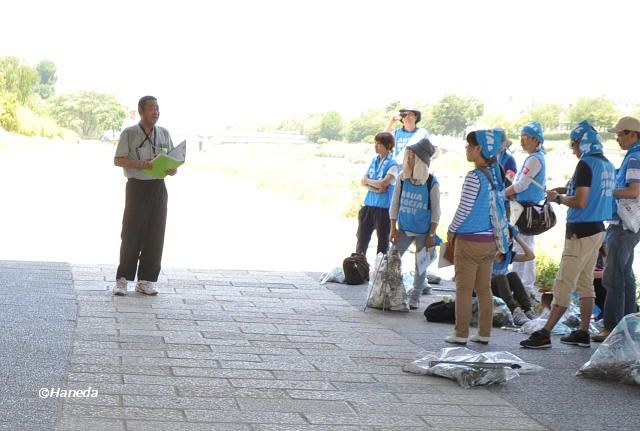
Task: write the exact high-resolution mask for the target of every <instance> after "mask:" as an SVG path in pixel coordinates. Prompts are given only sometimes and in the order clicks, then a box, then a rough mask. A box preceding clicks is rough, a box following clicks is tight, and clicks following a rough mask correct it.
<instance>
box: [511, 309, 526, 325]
mask: <svg viewBox="0 0 640 431" xmlns="http://www.w3.org/2000/svg"><path fill="white" fill-rule="evenodd" d="M511 314H512V315H513V324H514V325H516V326H522V325H524V324H525V323H527V322H528V321H529V318H528V317H527V315H526V314H524V311H522V308H520V307H516V308H515V309H514V310H513V313H511Z"/></svg>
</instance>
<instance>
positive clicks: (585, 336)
mask: <svg viewBox="0 0 640 431" xmlns="http://www.w3.org/2000/svg"><path fill="white" fill-rule="evenodd" d="M560 342H561V343H564V344H572V345H574V346H580V347H591V339H590V337H589V333H588V332H587V331H585V330H582V329H576V330H575V331H573V332H571V334H569V335H566V336H564V337H560Z"/></svg>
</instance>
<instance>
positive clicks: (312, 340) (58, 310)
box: [0, 261, 640, 431]
mask: <svg viewBox="0 0 640 431" xmlns="http://www.w3.org/2000/svg"><path fill="white" fill-rule="evenodd" d="M114 273H115V266H113V265H73V266H72V267H71V268H69V266H68V265H65V264H52V263H16V262H2V261H0V286H1V288H2V294H3V296H2V301H3V306H2V312H3V321H4V322H5V331H4V338H3V339H2V352H3V357H9V356H11V355H13V356H14V357H15V358H16V360H15V361H14V364H16V365H17V366H15V367H13V368H11V369H8V368H1V370H2V371H3V378H4V382H5V388H3V392H2V393H3V411H2V420H1V421H0V430H1V429H28V430H32V429H33V430H37V429H42V430H50V429H53V428H54V426H53V424H54V421H55V429H58V430H153V431H161V430H177V429H180V430H212V429H213V430H250V431H264V430H302V431H304V430H313V431H319V430H343V431H346V430H370V431H373V430H380V431H381V430H400V429H402V430H430V429H431V430H482V429H491V430H498V429H509V430H547V429H553V430H574V429H575V430H596V429H597V430H603V429H611V430H613V429H616V430H632V429H637V423H638V419H639V415H638V412H637V405H638V400H639V399H640V391H639V390H638V388H636V387H631V386H623V385H616V384H613V383H608V382H600V381H594V380H588V379H584V378H582V377H575V376H574V375H573V374H574V372H575V370H576V369H577V368H578V367H579V366H580V365H581V364H582V363H583V362H584V361H585V360H586V359H588V357H589V355H590V352H592V351H593V349H591V350H590V349H580V348H574V347H571V346H563V345H560V344H559V343H557V339H556V340H554V347H553V349H551V350H550V351H545V352H536V351H526V350H520V349H516V348H514V346H517V341H518V340H520V339H521V338H522V335H520V334H515V333H513V332H508V331H500V330H496V331H495V332H494V334H493V337H492V343H491V344H490V345H489V346H488V347H486V348H484V349H485V350H510V351H512V352H514V353H516V354H518V355H519V356H521V357H522V358H523V359H525V360H527V361H529V362H532V363H537V364H540V365H542V366H544V367H545V370H544V371H543V372H541V373H538V374H533V375H526V376H521V377H520V378H519V379H516V380H513V381H510V382H508V383H507V384H504V385H500V386H496V387H490V388H473V389H463V388H461V387H459V386H458V385H457V384H456V383H454V382H452V381H449V380H447V379H440V378H432V377H425V376H418V375H413V374H409V373H405V372H403V371H402V370H401V368H402V366H403V365H405V364H406V363H407V362H409V361H411V360H412V359H414V358H417V357H420V356H421V355H422V354H423V351H424V350H425V349H426V350H430V351H439V349H441V348H442V347H445V345H444V343H443V342H442V338H443V337H444V336H445V335H447V334H449V333H450V331H451V329H452V326H451V325H446V324H431V323H426V321H425V320H424V317H423V316H422V310H420V311H416V312H411V313H392V312H381V311H379V310H371V309H369V310H367V311H366V312H363V311H362V304H363V300H364V296H365V294H366V286H345V285H335V284H333V285H326V286H321V285H319V284H318V282H317V281H316V280H317V278H318V274H312V273H304V272H298V273H296V272H263V271H233V270H211V269H207V270H195V269H165V270H163V273H162V276H161V280H160V283H159V289H160V295H158V296H157V297H145V296H142V295H139V294H136V293H133V292H130V293H129V295H128V296H126V297H113V296H112V295H111V294H110V288H111V286H112V281H111V280H113V278H114ZM71 277H73V288H74V291H75V303H76V304H77V314H76V306H75V304H74V301H73V299H74V298H73V296H72V295H71V293H72V292H71ZM52 287H53V288H52ZM131 287H132V286H131ZM8 288H10V289H11V290H10V291H9V290H8ZM444 289H445V290H449V289H451V286H450V285H445V286H444ZM17 290H19V291H21V292H23V295H20V299H19V300H16V299H12V298H14V297H15V295H13V296H12V295H9V293H14V292H16V291H17ZM423 298H425V299H428V300H433V299H435V298H436V295H432V296H429V297H423ZM33 304H38V306H37V307H34V306H33ZM20 307H22V308H20ZM423 308H424V307H423ZM18 310H20V311H18ZM44 310H50V311H51V312H45V311H44ZM27 311H30V312H31V313H32V315H29V313H27ZM38 313H39V314H38ZM18 316H20V318H21V319H22V321H21V322H22V324H21V325H18V324H13V325H12V324H10V323H9V324H8V326H7V323H6V322H11V321H12V320H15V319H18ZM38 318H40V320H38ZM74 320H75V322H74ZM74 323H75V329H74V332H73V338H71V330H72V329H73V328H72V326H73V324H74ZM26 328H30V329H28V330H27V329H26ZM21 331H23V333H24V334H28V335H24V338H23V339H22V342H18V341H17V340H18V335H19V334H20V333H21ZM14 340H16V341H14ZM40 340H46V341H47V343H48V345H49V346H51V347H46V348H42V349H41V350H40V352H42V355H41V356H39V357H36V356H33V357H30V356H28V355H29V352H31V351H32V350H36V349H34V346H36V345H40V343H41V341H40ZM12 342H13V344H11V343H12ZM469 347H473V348H474V349H476V350H482V349H483V347H480V346H471V345H470V346H469ZM25 355H27V356H26V357H27V360H23V361H19V360H18V359H17V358H19V357H25ZM67 355H68V357H67ZM65 359H66V360H65ZM3 362H4V364H3V367H5V364H6V363H7V361H3ZM27 366H31V369H30V370H28V369H27V368H26V367H27ZM56 386H60V387H61V388H63V389H75V390H85V391H87V390H88V389H89V388H91V390H92V391H97V395H96V396H95V397H75V398H57V399H51V398H49V399H44V400H39V399H38V397H37V390H38V388H40V387H56ZM547 386H550V387H551V388H553V391H554V392H553V393H551V394H549V393H547V392H546V387H547ZM605 400H606V401H605ZM56 408H57V413H56ZM567 412H568V413H567ZM572 412H574V413H572Z"/></svg>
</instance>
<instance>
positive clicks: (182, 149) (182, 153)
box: [167, 140, 187, 162]
mask: <svg viewBox="0 0 640 431" xmlns="http://www.w3.org/2000/svg"><path fill="white" fill-rule="evenodd" d="M167 156H169V157H172V158H174V159H176V160H180V161H181V162H184V160H185V157H186V156H187V141H186V140H185V141H182V142H180V144H178V146H177V147H175V148H174V149H173V150H171V151H169V152H168V153H167Z"/></svg>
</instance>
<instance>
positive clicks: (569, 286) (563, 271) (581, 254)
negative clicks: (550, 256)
mask: <svg viewBox="0 0 640 431" xmlns="http://www.w3.org/2000/svg"><path fill="white" fill-rule="evenodd" d="M603 238H604V232H598V233H597V234H595V235H591V236H587V237H584V238H577V237H576V236H575V235H574V236H573V237H571V238H569V239H565V240H564V250H563V251H562V258H561V259H560V268H559V269H558V273H557V274H556V279H555V281H554V282H553V302H552V303H553V304H556V305H560V306H562V307H567V308H568V307H569V305H571V292H573V291H574V290H577V292H578V297H579V298H595V296H596V294H595V290H594V288H593V269H594V268H595V266H596V260H598V250H599V249H600V246H601V245H602V239H603ZM611 246H612V247H615V246H616V244H611Z"/></svg>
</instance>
